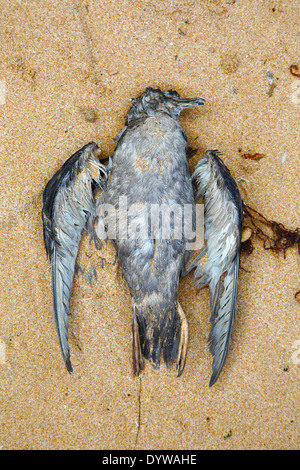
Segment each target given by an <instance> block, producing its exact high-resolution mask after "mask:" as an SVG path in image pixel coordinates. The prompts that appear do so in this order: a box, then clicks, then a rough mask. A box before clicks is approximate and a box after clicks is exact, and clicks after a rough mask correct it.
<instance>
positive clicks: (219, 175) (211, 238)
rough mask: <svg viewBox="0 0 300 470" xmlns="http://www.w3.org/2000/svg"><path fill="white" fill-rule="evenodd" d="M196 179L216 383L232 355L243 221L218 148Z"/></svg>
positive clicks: (201, 280)
mask: <svg viewBox="0 0 300 470" xmlns="http://www.w3.org/2000/svg"><path fill="white" fill-rule="evenodd" d="M193 180H194V182H195V184H196V187H197V197H200V196H201V197H202V198H203V201H204V207H205V208H204V214H205V215H204V217H205V240H206V248H205V253H207V254H208V258H207V262H206V264H205V265H204V267H202V266H201V265H200V260H201V258H202V255H203V254H204V252H203V254H200V256H199V257H198V258H197V259H196V260H195V261H194V263H193V267H195V268H196V270H195V280H196V285H200V286H203V285H205V284H209V287H210V294H211V301H210V309H211V322H212V327H211V331H210V335H209V342H210V352H211V354H212V355H213V372H212V376H211V379H210V386H212V385H213V384H214V383H215V382H216V380H217V379H218V377H219V374H220V372H221V370H222V368H223V365H224V363H225V360H226V357H227V355H228V351H229V347H230V342H231V338H232V332H233V324H234V317H235V312H236V301H237V290H238V273H239V255H240V245H241V231H242V220H243V209H242V200H241V197H240V194H239V190H238V188H237V185H236V183H235V181H234V179H233V178H232V176H231V174H230V172H229V170H228V168H227V167H226V166H225V164H224V162H223V161H222V160H221V158H220V156H219V153H218V152H217V151H209V152H206V154H205V156H204V157H203V158H202V159H200V161H199V162H198V164H197V166H196V169H195V172H194V174H193Z"/></svg>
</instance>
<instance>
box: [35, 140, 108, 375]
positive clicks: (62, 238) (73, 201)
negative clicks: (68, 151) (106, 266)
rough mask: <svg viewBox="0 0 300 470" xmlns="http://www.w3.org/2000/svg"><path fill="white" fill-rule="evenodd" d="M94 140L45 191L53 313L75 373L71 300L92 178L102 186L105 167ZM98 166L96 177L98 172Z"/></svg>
mask: <svg viewBox="0 0 300 470" xmlns="http://www.w3.org/2000/svg"><path fill="white" fill-rule="evenodd" d="M98 155H99V149H98V147H97V145H96V144H95V143H94V142H91V143H90V144H87V145H85V146H84V147H83V148H82V149H81V150H79V151H78V152H76V153H75V154H74V155H72V156H71V157H70V158H69V159H68V160H67V161H66V162H65V163H64V165H63V166H62V168H61V169H60V170H59V171H57V173H56V174H55V175H54V176H53V177H52V178H51V179H50V181H49V182H48V184H47V186H46V188H45V191H44V194H43V210H42V218H43V229H44V241H45V248H46V252H47V255H48V256H49V258H50V261H51V270H52V289H53V303H54V313H55V320H56V326H57V332H58V337H59V343H60V347H61V351H62V355H63V358H64V361H65V364H66V367H67V369H68V371H69V372H72V366H71V361H70V350H69V344H68V315H69V302H70V297H71V290H72V284H73V277H74V270H75V261H76V257H77V253H78V248H79V242H80V239H81V235H82V231H83V229H84V228H85V227H86V224H87V220H88V218H89V217H90V218H94V217H95V215H96V214H95V200H94V197H93V181H96V183H98V184H100V185H102V184H103V182H104V179H105V177H106V170H105V167H104V166H103V165H101V163H100V162H99V160H98V158H97V156H98ZM95 169H96V177H95V176H94V177H93V176H92V175H95Z"/></svg>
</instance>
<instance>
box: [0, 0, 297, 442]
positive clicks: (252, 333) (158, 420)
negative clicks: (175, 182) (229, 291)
mask: <svg viewBox="0 0 300 470" xmlns="http://www.w3.org/2000/svg"><path fill="white" fill-rule="evenodd" d="M299 13H300V12H299V4H298V2H297V1H293V0H292V1H276V0H274V1H268V0H266V1H264V2H262V1H253V2H251V8H250V3H249V2H247V1H242V0H240V1H239V0H237V1H208V0H203V1H202V2H199V1H179V0H174V1H164V0H162V1H159V2H153V1H143V2H141V1H137V0H133V1H126V0H118V1H117V0H109V1H105V0H103V1H101V2H100V1H96V0H87V1H73V2H72V1H65V0H62V1H57V0H56V1H55V0H49V1H47V2H45V1H30V2H29V1H22V2H21V1H13V2H11V1H10V2H8V1H5V0H0V35H1V41H0V44H1V45H0V47H1V62H0V115H1V120H0V156H1V162H2V164H1V168H0V184H1V191H0V217H1V222H0V224H1V225H0V227H1V237H0V245H1V248H0V256H1V276H0V279H1V281H0V282H1V291H0V298H1V312H0V318H1V322H0V325H1V327H0V447H2V449H134V448H136V449H165V450H170V449H299V404H300V403H299V402H300V400H299V372H300V359H299V358H300V354H298V351H299V349H300V346H299V341H300V328H299V317H300V304H299V303H298V302H297V301H296V299H295V298H294V294H295V292H296V291H297V290H299V289H300V270H299V256H298V255H297V250H296V248H295V249H294V248H293V249H290V250H289V251H288V252H287V254H286V258H285V259H284V257H283V255H282V254H278V255H275V254H273V253H271V252H269V251H266V250H264V249H263V246H262V244H261V243H260V242H259V240H254V246H255V250H254V252H253V253H252V254H251V255H249V256H247V255H245V254H244V255H242V257H241V266H242V269H241V274H240V287H239V296H238V313H237V319H236V324H235V331H234V337H233V342H232V347H231V351H230V354H229V357H228V359H227V362H226V365H225V367H224V369H223V372H222V374H221V376H220V378H219V380H218V382H217V383H216V385H214V386H213V387H212V388H209V387H208V383H209V377H210V374H211V363H212V359H211V356H210V353H209V350H208V343H207V338H208V334H209V329H210V322H209V294H208V290H207V289H204V290H202V291H201V292H200V293H199V294H197V293H196V291H195V289H194V287H193V277H192V275H190V276H188V277H187V278H186V279H184V280H183V281H182V284H181V286H180V292H179V300H180V303H181V305H182V307H183V309H184V311H185V314H186V317H187V319H188V323H189V346H188V357H187V363H186V368H185V371H184V373H183V375H182V376H181V377H180V378H177V377H176V373H175V370H170V371H168V370H166V368H165V366H164V365H162V366H161V368H160V370H159V371H156V370H154V369H153V368H152V367H151V366H150V365H149V364H147V365H146V367H145V371H144V372H143V374H142V375H141V377H140V378H136V377H134V376H133V373H132V363H131V347H132V345H131V319H132V313H131V302H130V296H129V292H128V288H127V286H126V284H125V281H124V279H123V278H122V276H121V274H120V269H119V268H118V264H113V261H114V250H113V248H112V247H111V245H110V244H108V245H107V246H106V247H105V248H104V249H103V250H102V251H101V252H96V250H95V249H94V248H93V246H92V245H90V244H89V243H88V240H87V239H84V240H83V243H82V246H81V249H80V254H79V259H78V263H79V264H80V266H82V268H83V270H84V273H83V274H82V273H81V274H80V273H79V274H78V276H77V277H76V279H75V283H74V289H73V297H72V303H71V310H72V316H71V318H70V348H71V355H72V363H73V368H74V372H73V374H72V375H69V374H68V373H67V371H66V369H65V367H64V364H63V361H62V358H61V353H60V350H59V344H58V339H57V334H56V329H55V323H54V317H53V311H52V298H51V284H50V281H51V273H50V265H49V262H48V260H47V258H46V254H45V250H44V246H43V235H42V223H41V207H42V192H43V190H44V187H45V185H46V183H47V181H48V180H49V178H50V177H51V176H52V175H53V174H54V172H56V171H57V170H58V168H59V167H60V166H61V165H62V164H63V162H64V161H65V160H66V159H67V158H68V157H69V156H70V155H72V153H74V152H75V151H76V150H78V149H79V148H80V147H82V146H83V145H84V144H86V143H87V142H89V141H91V140H94V141H96V142H97V143H98V145H99V146H100V147H101V150H102V153H103V156H108V155H110V154H111V153H112V152H113V149H114V141H113V138H114V137H115V136H116V135H117V133H118V132H119V130H120V129H121V128H122V127H123V124H124V116H125V114H126V112H127V111H128V108H129V106H130V98H134V97H136V96H137V95H138V94H139V93H141V92H142V91H143V90H144V89H145V88H146V87H147V86H154V87H157V86H159V87H161V88H162V89H170V88H172V89H174V90H177V91H178V92H179V93H180V94H181V95H182V96H184V97H190V96H191V97H194V96H201V97H203V98H205V99H206V104H205V106H204V107H201V109H191V110H189V111H187V112H186V113H185V114H183V115H182V117H181V123H182V124H183V126H184V128H185V129H186V131H187V134H188V136H189V139H190V144H191V146H192V147H196V148H198V153H197V154H196V155H195V156H194V157H193V158H192V160H191V168H192V169H193V168H194V167H195V165H196V163H197V161H198V160H199V158H201V156H203V154H204V152H205V150H207V149H215V148H217V149H219V151H221V152H222V154H223V155H224V157H223V158H224V161H225V163H226V165H227V166H228V167H229V169H230V171H231V172H232V174H233V176H234V177H235V178H244V179H246V180H247V181H246V182H245V181H244V180H241V181H240V182H239V183H238V184H239V188H240V191H241V195H242V197H243V199H244V201H245V202H246V203H247V204H249V205H250V206H251V207H254V208H255V209H257V210H259V212H261V213H263V214H264V215H266V216H267V217H268V218H269V219H271V220H273V219H275V220H277V221H278V222H282V223H283V224H284V225H285V226H287V227H291V228H295V227H299V226H300V218H299V186H300V181H299V162H300V155H299V110H300V79H299V78H297V77H295V76H293V75H292V74H291V73H290V65H292V64H298V66H299V67H300V63H299V59H300V56H299ZM272 77H273V78H272ZM244 153H261V154H264V155H265V158H263V159H261V160H259V161H250V160H245V159H243V158H242V155H243V154H244ZM94 269H96V272H97V279H96V278H95V276H93V277H92V278H91V276H90V277H89V273H94Z"/></svg>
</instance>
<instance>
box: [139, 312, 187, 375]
mask: <svg viewBox="0 0 300 470" xmlns="http://www.w3.org/2000/svg"><path fill="white" fill-rule="evenodd" d="M132 331H133V368H134V373H135V374H136V375H138V374H139V373H140V371H141V370H142V369H143V365H144V364H143V357H144V358H145V359H147V360H149V361H150V362H151V364H152V365H153V367H154V368H156V369H158V368H159V366H160V360H161V355H162V356H163V359H164V362H165V364H166V366H167V367H168V368H169V367H170V366H171V365H172V363H173V362H174V361H176V360H177V358H178V351H179V344H180V319H179V316H178V312H177V304H176V303H174V304H173V305H171V306H169V305H168V306H166V307H161V306H160V308H156V309H155V310H154V308H153V307H152V306H149V305H147V306H143V305H141V304H140V305H135V306H134V317H133V326H132Z"/></svg>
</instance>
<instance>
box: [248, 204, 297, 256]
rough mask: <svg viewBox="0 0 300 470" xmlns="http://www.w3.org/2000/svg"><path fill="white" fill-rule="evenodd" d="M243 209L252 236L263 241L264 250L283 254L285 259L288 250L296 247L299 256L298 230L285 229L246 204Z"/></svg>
mask: <svg viewBox="0 0 300 470" xmlns="http://www.w3.org/2000/svg"><path fill="white" fill-rule="evenodd" d="M243 209H244V215H245V217H246V218H248V219H249V221H250V223H251V225H252V228H253V232H254V234H255V235H256V236H257V237H258V238H259V239H261V240H262V241H263V244H264V248H265V249H266V250H272V251H274V252H276V253H279V252H283V255H284V257H285V254H286V250H287V249H288V248H291V247H293V246H295V245H298V252H299V255H300V228H296V229H295V230H291V229H287V228H286V227H285V226H284V225H283V224H281V223H279V222H275V221H274V220H268V219H267V218H266V217H265V216H263V215H262V214H260V213H259V212H258V211H257V210H255V209H253V208H252V207H250V206H248V205H247V204H244V205H243ZM264 227H268V228H269V229H270V230H271V235H269V234H268V233H266V232H265V231H264V229H263V228H264ZM252 251H253V250H252Z"/></svg>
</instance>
